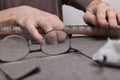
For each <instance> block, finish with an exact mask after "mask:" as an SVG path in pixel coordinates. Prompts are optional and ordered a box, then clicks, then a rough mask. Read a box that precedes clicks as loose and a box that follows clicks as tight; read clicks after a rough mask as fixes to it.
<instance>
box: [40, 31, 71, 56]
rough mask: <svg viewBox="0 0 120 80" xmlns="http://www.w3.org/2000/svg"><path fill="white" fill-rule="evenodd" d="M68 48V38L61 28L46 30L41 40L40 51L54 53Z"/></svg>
mask: <svg viewBox="0 0 120 80" xmlns="http://www.w3.org/2000/svg"><path fill="white" fill-rule="evenodd" d="M68 49H69V38H68V36H67V34H66V32H64V31H62V30H53V31H50V32H48V33H47V34H46V35H45V37H44V40H43V42H42V51H43V52H45V53H47V54H50V55H56V54H61V53H64V52H65V51H67V50H68Z"/></svg>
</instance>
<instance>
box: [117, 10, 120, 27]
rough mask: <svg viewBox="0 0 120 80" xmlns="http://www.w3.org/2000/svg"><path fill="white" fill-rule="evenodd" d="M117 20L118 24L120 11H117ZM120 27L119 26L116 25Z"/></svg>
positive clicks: (119, 23) (119, 22)
mask: <svg viewBox="0 0 120 80" xmlns="http://www.w3.org/2000/svg"><path fill="white" fill-rule="evenodd" d="M117 22H118V25H120V12H117ZM118 27H119V28H120V26H118Z"/></svg>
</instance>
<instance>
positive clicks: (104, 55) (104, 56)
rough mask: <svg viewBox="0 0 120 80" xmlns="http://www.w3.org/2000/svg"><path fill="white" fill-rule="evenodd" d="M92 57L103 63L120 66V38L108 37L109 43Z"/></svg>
mask: <svg viewBox="0 0 120 80" xmlns="http://www.w3.org/2000/svg"><path fill="white" fill-rule="evenodd" d="M92 58H93V60H95V61H99V62H101V63H103V62H104V63H106V64H109V65H116V66H120V40H111V39H108V41H107V43H106V44H105V45H104V46H102V47H101V48H100V49H99V50H98V51H97V52H96V53H95V54H93V57H92Z"/></svg>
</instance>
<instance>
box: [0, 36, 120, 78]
mask: <svg viewBox="0 0 120 80" xmlns="http://www.w3.org/2000/svg"><path fill="white" fill-rule="evenodd" d="M105 42H106V39H100V38H99V39H97V38H90V37H79V38H72V47H73V48H76V49H78V50H80V51H81V52H83V53H85V54H87V55H89V56H91V57H92V55H93V54H94V53H95V52H96V51H97V50H98V49H99V48H100V47H101V46H102V45H104V44H105ZM35 47H37V45H34V46H33V48H35ZM63 47H64V46H63ZM42 56H44V55H43V54H42V53H38V52H37V53H35V54H31V55H29V56H28V57H27V58H28V59H26V60H23V61H17V62H12V63H5V64H0V67H1V69H2V70H3V71H4V72H6V73H7V74H9V75H10V76H11V77H12V78H13V79H16V78H18V77H20V76H21V75H24V74H25V73H27V72H29V71H30V70H32V69H34V68H35V67H39V68H40V73H38V74H36V75H33V76H30V77H27V78H25V79H24V80H120V69H119V68H113V67H100V66H99V65H97V64H96V63H94V62H93V61H92V60H90V59H88V58H87V57H85V56H83V55H80V54H74V53H67V54H64V55H59V56H51V57H42ZM0 80H6V79H3V74H2V73H1V74H0Z"/></svg>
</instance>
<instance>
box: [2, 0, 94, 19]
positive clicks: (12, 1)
mask: <svg viewBox="0 0 120 80" xmlns="http://www.w3.org/2000/svg"><path fill="white" fill-rule="evenodd" d="M91 1H92V0H0V10H4V9H8V8H11V7H16V6H21V5H28V6H31V7H35V8H38V9H41V10H44V11H47V12H50V13H53V14H56V15H58V16H59V17H60V19H61V20H62V4H66V5H70V6H73V7H75V8H78V9H81V10H84V11H85V8H86V7H87V5H88V4H89V3H90V2H91Z"/></svg>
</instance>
